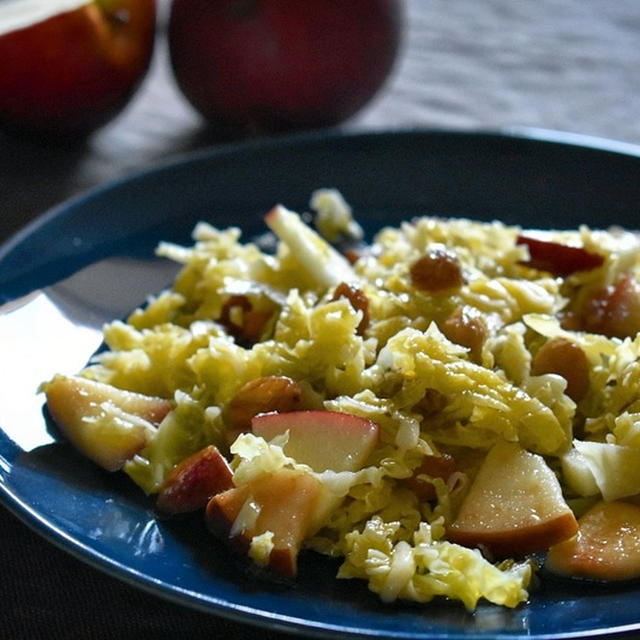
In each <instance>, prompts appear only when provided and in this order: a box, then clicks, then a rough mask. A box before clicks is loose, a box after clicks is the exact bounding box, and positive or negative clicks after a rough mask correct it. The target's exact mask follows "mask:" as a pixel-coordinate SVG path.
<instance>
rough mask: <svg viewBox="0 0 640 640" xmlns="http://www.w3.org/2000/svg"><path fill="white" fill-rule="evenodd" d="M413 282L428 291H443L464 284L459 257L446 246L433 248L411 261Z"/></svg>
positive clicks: (410, 273)
mask: <svg viewBox="0 0 640 640" xmlns="http://www.w3.org/2000/svg"><path fill="white" fill-rule="evenodd" d="M409 275H410V276H411V284H412V285H413V286H414V287H415V288H416V289H420V291H426V292H427V293H443V292H446V291H449V290H452V289H459V288H460V287H461V286H462V285H463V284H464V278H463V277H462V268H461V266H460V262H459V260H458V257H457V256H456V255H455V254H454V253H452V252H451V251H448V250H447V249H445V248H433V249H430V250H429V251H428V252H427V253H425V254H424V255H422V256H420V257H419V258H418V259H417V260H414V262H412V263H411V266H410V267H409Z"/></svg>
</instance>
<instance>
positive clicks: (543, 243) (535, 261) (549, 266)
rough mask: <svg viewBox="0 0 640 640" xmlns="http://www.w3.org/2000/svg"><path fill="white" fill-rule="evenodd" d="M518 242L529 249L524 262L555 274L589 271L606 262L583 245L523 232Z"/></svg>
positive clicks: (564, 275)
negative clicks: (543, 238) (542, 238)
mask: <svg viewBox="0 0 640 640" xmlns="http://www.w3.org/2000/svg"><path fill="white" fill-rule="evenodd" d="M516 244H521V245H525V246H526V247H527V248H528V249H529V260H527V261H525V262H523V263H522V264H525V265H526V266H527V267H531V268H533V269H539V270H540V271H548V272H549V273H551V274H552V275H554V276H562V277H566V276H568V275H571V274H572V273H575V272H576V271H589V270H591V269H595V268H597V267H600V266H601V265H602V264H603V262H604V257H603V256H601V255H599V254H597V253H592V252H591V251H587V250H586V249H583V248H582V247H572V246H570V245H567V244H561V243H560V242H553V241H551V240H541V239H539V238H533V237H531V236H527V235H523V234H521V235H519V236H518V237H517V238H516Z"/></svg>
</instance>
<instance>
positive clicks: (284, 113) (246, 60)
mask: <svg viewBox="0 0 640 640" xmlns="http://www.w3.org/2000/svg"><path fill="white" fill-rule="evenodd" d="M403 22H404V3H403V2H402V1H401V0H217V1H215V2H214V1H212V0H173V4H172V8H171V14H170V23H169V50H170V59H171V65H172V68H173V72H174V75H175V78H176V81H177V84H178V86H179V87H180V89H181V90H182V92H183V93H184V95H185V96H186V98H187V99H188V100H189V101H190V102H191V104H192V105H193V106H194V107H195V109H196V110H197V111H199V112H200V113H201V114H202V115H203V116H204V118H205V119H206V120H207V121H209V122H210V123H211V124H213V125H214V126H217V127H218V128H221V129H228V130H235V131H242V132H244V133H248V134H252V133H269V132H277V131H286V130H294V129H308V128H317V127H323V126H330V125H335V124H337V123H339V122H342V121H343V120H346V119H347V118H348V117H349V116H351V115H353V114H355V113H356V112H357V111H358V110H360V109H361V108H362V107H363V106H364V105H365V104H366V103H367V102H369V101H370V100H371V98H372V97H373V96H374V95H375V94H376V92H377V91H378V90H379V89H380V87H381V86H382V85H383V83H384V81H385V80H386V79H387V77H388V76H389V74H390V72H391V70H392V67H393V64H394V61H395V60H396V58H397V56H398V51H399V47H400V43H401V37H402V31H403Z"/></svg>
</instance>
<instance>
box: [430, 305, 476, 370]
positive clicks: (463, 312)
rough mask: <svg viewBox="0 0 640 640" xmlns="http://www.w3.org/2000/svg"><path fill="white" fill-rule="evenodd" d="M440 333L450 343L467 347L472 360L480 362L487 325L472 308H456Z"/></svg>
mask: <svg viewBox="0 0 640 640" xmlns="http://www.w3.org/2000/svg"><path fill="white" fill-rule="evenodd" d="M441 329H442V333H443V334H444V335H445V336H446V337H447V338H448V339H449V340H451V342H455V343H456V344H459V345H461V346H463V347H467V349H469V351H470V353H471V357H472V358H473V360H475V361H478V360H480V356H481V354H482V345H483V344H484V341H485V339H486V337H487V323H486V322H485V320H484V318H483V317H482V315H481V314H480V312H479V311H477V310H476V309H473V308H472V307H466V306H465V307H458V308H457V309H456V310H455V311H454V312H453V313H452V314H451V315H450V316H449V317H448V318H447V319H446V320H445V321H444V323H443V325H442V328H441Z"/></svg>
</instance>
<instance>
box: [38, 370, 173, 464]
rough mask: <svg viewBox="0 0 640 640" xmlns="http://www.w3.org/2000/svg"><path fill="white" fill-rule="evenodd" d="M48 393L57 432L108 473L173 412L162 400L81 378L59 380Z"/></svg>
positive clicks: (134, 452) (46, 391) (50, 385)
mask: <svg viewBox="0 0 640 640" xmlns="http://www.w3.org/2000/svg"><path fill="white" fill-rule="evenodd" d="M44 391H45V394H46V398H47V409H48V411H49V413H50V414H51V417H52V418H53V419H54V421H55V423H56V425H57V426H58V428H59V429H60V430H61V431H62V433H63V434H64V435H65V436H66V437H67V438H68V439H69V441H70V442H71V443H72V444H73V445H74V446H75V447H76V448H77V449H78V450H79V451H80V452H81V453H83V454H84V455H85V456H87V457H88V458H89V459H91V460H93V461H94V462H96V463H97V464H99V465H100V466H101V467H103V468H104V469H106V470H107V471H117V470H118V469H121V468H122V465H123V464H124V463H125V462H126V461H127V460H130V459H131V458H132V457H133V456H134V455H135V454H136V453H138V452H139V451H141V450H142V449H143V448H144V447H145V446H146V445H147V443H148V442H149V440H150V439H151V438H152V437H153V435H154V433H155V429H156V425H158V424H159V423H160V422H161V421H162V420H163V418H164V417H165V416H166V415H167V413H169V411H170V410H171V407H172V405H171V402H170V401H169V400H166V399H164V398H157V397H151V396H145V395H142V394H139V393H133V392H131V391H124V390H122V389H117V388H116V387H113V386H111V385H108V384H104V383H101V382H95V381H93V380H89V379H87V378H82V377H80V376H62V375H58V376H56V377H55V378H53V380H51V381H50V382H48V383H47V384H46V385H45V387H44Z"/></svg>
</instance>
